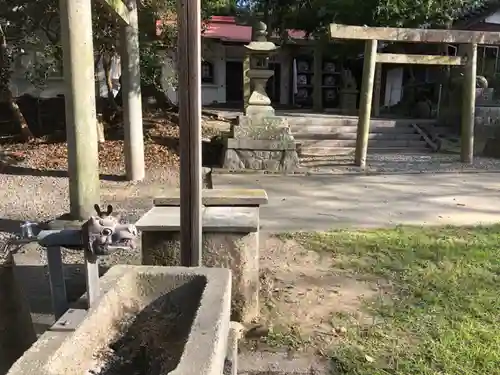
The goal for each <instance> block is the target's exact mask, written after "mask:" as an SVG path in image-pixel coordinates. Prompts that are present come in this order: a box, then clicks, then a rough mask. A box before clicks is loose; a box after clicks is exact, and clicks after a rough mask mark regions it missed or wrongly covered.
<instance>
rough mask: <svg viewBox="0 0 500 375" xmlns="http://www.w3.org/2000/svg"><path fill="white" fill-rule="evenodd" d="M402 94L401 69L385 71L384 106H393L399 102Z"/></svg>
mask: <svg viewBox="0 0 500 375" xmlns="http://www.w3.org/2000/svg"><path fill="white" fill-rule="evenodd" d="M402 94H403V68H393V69H389V70H388V71H387V78H386V80H385V98H384V106H388V107H389V106H393V105H396V104H398V103H399V102H400V101H401V97H402Z"/></svg>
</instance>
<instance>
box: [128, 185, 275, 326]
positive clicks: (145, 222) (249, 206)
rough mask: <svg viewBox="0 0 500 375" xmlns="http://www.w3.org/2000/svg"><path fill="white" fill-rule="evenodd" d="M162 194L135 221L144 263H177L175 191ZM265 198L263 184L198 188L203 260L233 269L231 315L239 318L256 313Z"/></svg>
mask: <svg viewBox="0 0 500 375" xmlns="http://www.w3.org/2000/svg"><path fill="white" fill-rule="evenodd" d="M226 191H227V193H226ZM167 194H168V195H167V196H166V197H164V198H157V199H155V201H154V204H155V207H153V208H152V209H151V210H150V211H148V212H147V213H146V214H145V215H144V216H143V217H142V218H141V219H140V220H139V221H138V222H137V223H136V227H137V228H138V229H139V230H140V231H141V232H142V264H144V265H154V266H178V265H179V264H180V259H181V256H180V207H179V206H180V192H179V191H178V190H175V191H171V192H169V193H167ZM265 202H267V195H266V193H265V191H263V190H248V189H237V190H221V189H213V190H204V191H203V192H202V204H203V205H204V208H203V211H202V221H203V234H202V239H203V253H202V263H203V266H206V267H222V268H228V269H230V270H231V271H232V300H231V304H232V306H231V316H232V319H233V320H236V321H240V322H243V323H249V322H251V321H253V320H255V319H257V318H258V317H259V289H260V281H259V206H260V205H261V204H263V203H265Z"/></svg>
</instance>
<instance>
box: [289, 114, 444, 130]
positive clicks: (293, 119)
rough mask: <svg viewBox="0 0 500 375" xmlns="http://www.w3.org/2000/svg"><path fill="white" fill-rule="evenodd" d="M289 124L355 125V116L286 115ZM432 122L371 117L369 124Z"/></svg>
mask: <svg viewBox="0 0 500 375" xmlns="http://www.w3.org/2000/svg"><path fill="white" fill-rule="evenodd" d="M286 118H287V120H288V124H289V125H290V126H292V127H293V126H309V125H320V126H321V125H326V126H357V125H358V117H357V116H335V115H320V114H317V115H314V114H311V115H303V116H286ZM415 123H416V124H429V123H430V124H434V123H436V121H435V120H422V119H373V118H372V119H371V120H370V125H371V126H372V127H373V126H379V127H395V126H410V124H415Z"/></svg>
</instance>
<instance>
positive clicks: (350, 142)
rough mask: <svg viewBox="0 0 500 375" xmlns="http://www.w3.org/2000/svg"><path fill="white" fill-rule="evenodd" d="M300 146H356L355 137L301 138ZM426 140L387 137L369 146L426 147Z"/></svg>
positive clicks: (374, 141)
mask: <svg viewBox="0 0 500 375" xmlns="http://www.w3.org/2000/svg"><path fill="white" fill-rule="evenodd" d="M299 143H300V145H301V146H300V147H301V148H302V149H307V148H310V147H314V148H318V147H320V148H338V147H340V148H342V147H355V146H356V140H355V139H324V140H313V139H307V140H306V139H304V140H300V141H299ZM425 145H426V143H425V141H421V140H413V139H409V140H408V139H396V140H390V139H389V140H386V139H373V140H371V141H370V142H368V147H372V148H373V147H375V148H385V147H389V148H394V147H425Z"/></svg>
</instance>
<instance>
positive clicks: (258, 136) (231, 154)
mask: <svg viewBox="0 0 500 375" xmlns="http://www.w3.org/2000/svg"><path fill="white" fill-rule="evenodd" d="M225 147H226V150H225V156H224V168H225V169H229V170H233V171H234V170H242V169H251V170H268V171H281V172H293V171H294V170H296V169H297V168H298V164H299V158H298V154H297V150H296V143H295V140H294V138H293V136H292V134H291V133H290V127H289V126H288V122H287V120H286V118H283V117H278V116H267V117H258V116H241V117H239V119H238V124H237V125H234V126H233V128H232V131H231V137H230V138H228V139H226V145H225Z"/></svg>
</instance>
